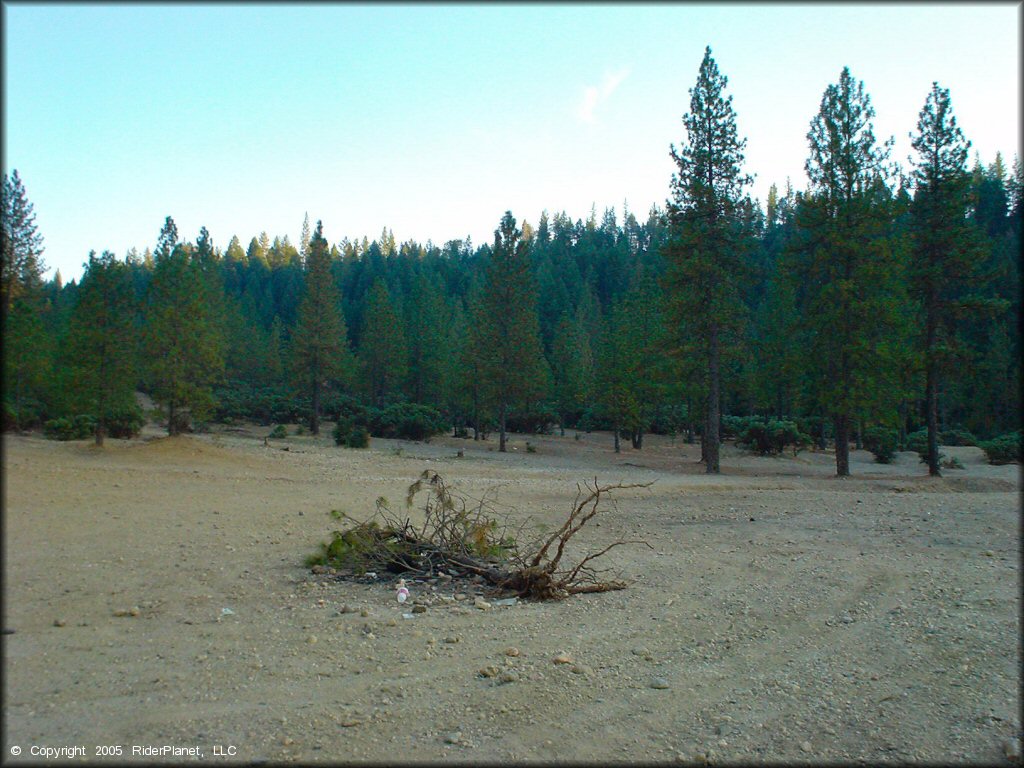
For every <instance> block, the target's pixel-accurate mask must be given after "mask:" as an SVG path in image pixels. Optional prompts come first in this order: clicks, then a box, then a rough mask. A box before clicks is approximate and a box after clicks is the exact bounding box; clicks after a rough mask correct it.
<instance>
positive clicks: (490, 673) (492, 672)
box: [477, 666, 501, 677]
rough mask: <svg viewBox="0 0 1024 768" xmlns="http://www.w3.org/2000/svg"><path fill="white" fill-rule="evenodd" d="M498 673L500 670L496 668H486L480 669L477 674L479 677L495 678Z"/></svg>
mask: <svg viewBox="0 0 1024 768" xmlns="http://www.w3.org/2000/svg"><path fill="white" fill-rule="evenodd" d="M500 672H501V670H500V669H498V668H497V667H495V666H488V667H484V668H483V669H481V670H480V671H479V672H478V673H477V674H478V675H480V677H497V676H498V674H499V673H500Z"/></svg>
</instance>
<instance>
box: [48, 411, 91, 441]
mask: <svg viewBox="0 0 1024 768" xmlns="http://www.w3.org/2000/svg"><path fill="white" fill-rule="evenodd" d="M95 432H96V420H95V419H94V418H93V417H92V416H90V415H89V414H87V413H80V414H78V415H77V416H72V417H70V418H59V419H50V420H49V421H48V422H46V423H45V424H44V425H43V435H44V436H45V437H46V438H47V439H49V440H85V439H86V438H88V437H92V435H94V434H95Z"/></svg>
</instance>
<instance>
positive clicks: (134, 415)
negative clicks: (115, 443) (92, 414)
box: [107, 403, 146, 440]
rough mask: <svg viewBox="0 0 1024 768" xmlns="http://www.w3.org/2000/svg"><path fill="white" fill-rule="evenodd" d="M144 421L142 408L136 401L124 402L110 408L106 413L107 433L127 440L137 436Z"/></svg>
mask: <svg viewBox="0 0 1024 768" xmlns="http://www.w3.org/2000/svg"><path fill="white" fill-rule="evenodd" d="M145 423H146V416H145V414H143V412H142V408H140V407H139V406H138V404H136V403H126V404H125V405H122V406H120V407H118V408H113V409H111V412H110V413H109V414H108V415H107V434H108V435H109V436H110V437H116V438H119V439H122V440H127V439H129V438H132V437H137V436H138V434H139V433H140V432H141V431H142V427H143V425H144V424H145Z"/></svg>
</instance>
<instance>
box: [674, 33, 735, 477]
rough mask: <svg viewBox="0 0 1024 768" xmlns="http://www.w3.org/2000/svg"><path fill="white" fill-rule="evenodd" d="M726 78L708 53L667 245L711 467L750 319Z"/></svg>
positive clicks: (688, 122)
mask: <svg viewBox="0 0 1024 768" xmlns="http://www.w3.org/2000/svg"><path fill="white" fill-rule="evenodd" d="M727 84H728V78H726V77H725V76H724V75H723V74H721V72H719V70H718V65H717V64H716V63H715V60H714V59H713V58H712V57H711V48H710V47H709V48H705V50H704V59H703V61H702V62H701V65H700V71H699V73H698V75H697V83H696V85H695V86H694V87H693V88H691V89H690V111H689V112H688V113H687V114H685V115H684V116H683V125H684V126H685V127H686V132H687V141H686V143H685V144H683V145H682V146H681V147H680V148H679V149H678V150H677V149H676V147H675V146H673V147H672V148H671V156H672V159H673V161H674V162H675V164H676V173H675V174H673V177H672V200H671V201H670V202H669V215H670V221H671V226H672V237H671V239H670V241H669V242H668V243H667V244H666V245H665V247H664V251H663V253H664V255H665V258H666V259H667V261H668V262H669V269H668V272H667V274H666V279H665V289H666V294H667V296H668V301H669V306H670V312H671V319H672V321H673V324H674V326H675V328H674V331H675V333H676V334H677V336H678V337H680V338H682V339H684V342H683V343H682V344H680V345H679V348H681V349H682V350H683V351H684V354H689V355H694V356H697V357H698V358H699V359H700V360H701V361H702V364H703V367H704V377H705V379H706V392H707V407H706V409H705V421H704V433H703V438H702V441H703V445H702V448H703V451H702V452H703V455H704V460H705V469H706V471H707V472H708V473H709V474H717V473H718V472H719V471H720V467H719V442H720V438H719V420H720V413H721V391H722V381H721V373H722V371H721V369H722V349H723V345H725V344H726V343H728V341H729V339H730V336H731V335H732V334H734V333H735V331H736V329H737V328H738V326H739V325H740V320H741V317H742V302H741V301H740V294H739V286H740V285H741V281H742V278H743V274H744V273H745V272H746V271H747V268H746V264H745V258H744V256H745V251H746V247H747V246H746V243H745V239H746V238H745V234H744V231H743V226H742V218H741V211H740V208H739V203H740V201H741V199H742V196H743V189H744V187H745V186H747V185H748V184H749V183H750V181H751V180H750V177H749V176H746V175H745V174H743V172H742V165H743V150H744V148H745V146H746V139H740V138H739V136H738V133H737V130H736V113H735V111H734V110H733V107H732V96H728V97H727V96H725V93H724V91H725V87H726V85H727Z"/></svg>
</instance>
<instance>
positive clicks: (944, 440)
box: [939, 429, 978, 445]
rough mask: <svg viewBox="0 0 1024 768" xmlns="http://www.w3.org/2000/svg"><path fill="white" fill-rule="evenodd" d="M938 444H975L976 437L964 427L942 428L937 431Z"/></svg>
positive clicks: (976, 441)
mask: <svg viewBox="0 0 1024 768" xmlns="http://www.w3.org/2000/svg"><path fill="white" fill-rule="evenodd" d="M939 444H940V445H977V444H978V438H976V437H975V436H974V435H972V434H971V433H970V432H968V431H967V430H966V429H944V430H942V431H941V432H939Z"/></svg>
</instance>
